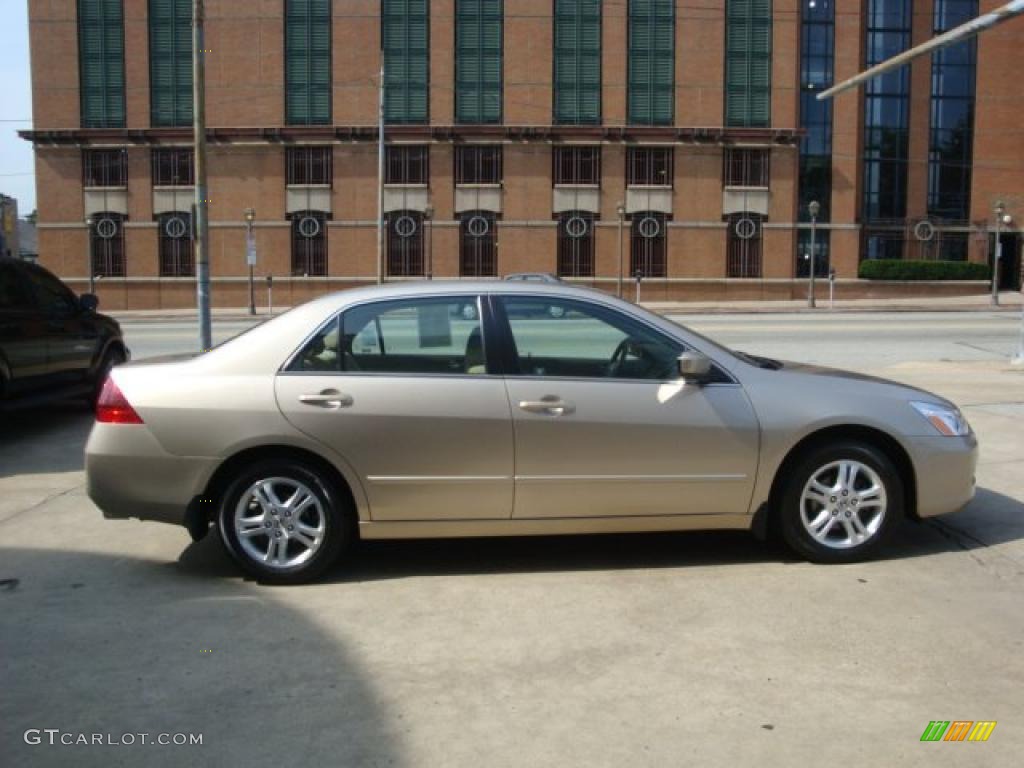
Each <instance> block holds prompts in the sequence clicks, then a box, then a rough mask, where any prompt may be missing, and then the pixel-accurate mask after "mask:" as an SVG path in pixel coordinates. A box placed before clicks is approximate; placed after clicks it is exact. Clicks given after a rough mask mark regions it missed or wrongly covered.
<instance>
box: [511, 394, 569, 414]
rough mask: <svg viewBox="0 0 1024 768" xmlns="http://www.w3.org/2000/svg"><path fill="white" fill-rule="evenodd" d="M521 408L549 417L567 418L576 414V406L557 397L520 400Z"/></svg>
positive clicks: (547, 396) (549, 396)
mask: <svg viewBox="0 0 1024 768" xmlns="http://www.w3.org/2000/svg"><path fill="white" fill-rule="evenodd" d="M519 407H520V409H522V410H524V411H526V412H527V413H543V414H546V415H548V416H565V415H566V414H570V413H575V412H576V406H575V405H573V404H572V403H570V402H567V401H565V400H563V399H562V398H560V397H558V396H557V395H545V396H544V397H542V398H541V399H540V400H520V401H519Z"/></svg>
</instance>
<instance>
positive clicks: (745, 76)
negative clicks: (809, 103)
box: [725, 0, 772, 128]
mask: <svg viewBox="0 0 1024 768" xmlns="http://www.w3.org/2000/svg"><path fill="white" fill-rule="evenodd" d="M725 70H726V73H725V124H726V125H728V126H739V127H757V128H767V127H768V126H769V124H770V123H771V100H772V91H771V79H772V3H771V0H727V3H726V41H725Z"/></svg>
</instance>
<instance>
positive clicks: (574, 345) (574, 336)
mask: <svg viewBox="0 0 1024 768" xmlns="http://www.w3.org/2000/svg"><path fill="white" fill-rule="evenodd" d="M502 304H503V306H504V308H505V315H506V316H507V317H508V323H509V327H510V328H511V331H512V346H513V350H512V351H513V355H512V360H513V364H514V366H515V368H514V370H512V371H509V373H510V374H511V375H520V376H559V377H571V378H588V379H655V380H670V379H677V378H679V376H678V373H677V370H678V368H677V363H676V360H677V358H678V357H679V355H680V354H681V353H682V352H683V345H682V344H681V343H679V342H677V341H675V340H673V339H670V338H668V337H666V336H662V335H661V334H660V333H657V332H656V331H654V330H652V329H650V328H648V327H647V326H645V325H643V324H641V323H638V322H636V321H635V320H632V319H631V318H629V317H626V316H625V315H622V314H620V313H618V312H615V311H614V310H610V309H606V308H604V307H598V306H595V305H591V304H587V303H584V302H578V301H566V300H564V299H559V298H548V297H533V296H523V297H519V296H506V297H504V298H503V299H502Z"/></svg>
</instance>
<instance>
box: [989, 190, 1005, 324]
mask: <svg viewBox="0 0 1024 768" xmlns="http://www.w3.org/2000/svg"><path fill="white" fill-rule="evenodd" d="M995 213H996V234H995V241H994V245H995V247H994V248H993V249H992V306H993V307H998V306H999V260H1000V259H1001V258H1002V255H1003V244H1002V243H1001V242H1000V237H1001V236H1002V232H1001V231H1000V230H1001V229H1002V226H1001V225H1002V223H1003V214H1005V213H1006V207H1005V206H1004V205H1003V201H1002V200H999V201H998V202H996V211H995Z"/></svg>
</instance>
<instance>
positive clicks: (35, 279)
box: [26, 266, 78, 312]
mask: <svg viewBox="0 0 1024 768" xmlns="http://www.w3.org/2000/svg"><path fill="white" fill-rule="evenodd" d="M26 272H27V273H28V278H29V281H30V283H31V286H32V291H33V293H35V296H36V301H37V302H38V303H39V306H41V307H42V308H43V309H44V310H47V311H51V312H70V311H72V310H74V308H75V306H76V305H77V303H78V302H77V300H76V299H75V294H73V293H72V292H71V289H70V288H68V287H67V286H66V285H64V283H62V282H61V281H60V280H58V279H57V278H56V277H54V276H53V275H51V274H50V273H49V272H47V271H46V270H45V269H42V268H40V267H36V266H29V267H27V268H26Z"/></svg>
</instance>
